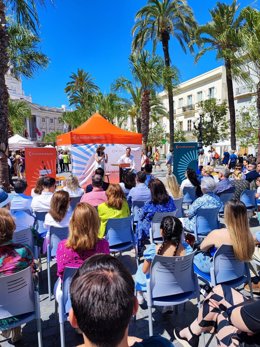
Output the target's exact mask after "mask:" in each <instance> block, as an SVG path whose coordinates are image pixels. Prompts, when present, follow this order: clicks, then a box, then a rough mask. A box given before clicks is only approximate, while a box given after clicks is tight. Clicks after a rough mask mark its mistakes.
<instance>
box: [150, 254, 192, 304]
mask: <svg viewBox="0 0 260 347" xmlns="http://www.w3.org/2000/svg"><path fill="white" fill-rule="evenodd" d="M193 257H194V253H191V254H188V255H185V256H182V257H178V256H176V257H164V256H160V255H156V256H155V257H154V260H153V262H152V265H151V270H150V288H151V295H152V300H155V301H156V299H157V300H159V299H160V298H164V297H167V296H168V297H169V296H173V295H179V294H184V293H188V292H197V278H196V275H195V274H194V270H193Z"/></svg>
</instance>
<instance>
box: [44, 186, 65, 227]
mask: <svg viewBox="0 0 260 347" xmlns="http://www.w3.org/2000/svg"><path fill="white" fill-rule="evenodd" d="M69 202H70V196H69V193H68V192H65V191H64V190H58V191H57V192H55V193H54V194H53V196H52V198H51V205H50V211H49V213H50V215H51V216H52V218H53V219H54V220H55V221H56V222H61V221H62V220H63V218H64V217H65V215H66V213H67V211H68V209H69Z"/></svg>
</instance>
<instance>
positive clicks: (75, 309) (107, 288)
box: [70, 254, 138, 347]
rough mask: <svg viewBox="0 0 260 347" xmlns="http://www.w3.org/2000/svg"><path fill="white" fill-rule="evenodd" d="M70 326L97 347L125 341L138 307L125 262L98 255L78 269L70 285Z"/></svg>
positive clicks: (115, 344)
mask: <svg viewBox="0 0 260 347" xmlns="http://www.w3.org/2000/svg"><path fill="white" fill-rule="evenodd" d="M70 294H71V303H72V309H71V311H70V323H71V325H72V326H73V327H75V328H76V327H78V328H80V330H81V331H82V332H83V334H84V339H86V340H88V341H89V342H90V343H91V344H93V345H95V346H97V347H115V346H117V345H119V343H120V342H121V341H122V340H123V338H124V336H125V333H126V329H127V327H128V324H129V321H130V319H131V316H132V315H133V314H135V313H136V311H137V307H138V304H137V303H136V299H135V296H134V281H133V278H132V276H131V274H130V273H129V272H128V271H127V270H126V268H125V267H124V266H123V265H122V263H121V262H120V261H119V260H118V259H116V258H115V257H112V256H110V255H104V254H97V255H94V256H92V257H91V258H89V259H88V260H87V261H85V263H84V264H83V265H82V266H81V268H80V269H78V270H77V272H76V274H75V276H74V277H73V279H72V282H71V286H70Z"/></svg>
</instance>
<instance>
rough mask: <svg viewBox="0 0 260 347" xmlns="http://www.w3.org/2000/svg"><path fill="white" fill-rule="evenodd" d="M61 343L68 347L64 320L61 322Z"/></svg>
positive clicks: (63, 346) (62, 346)
mask: <svg viewBox="0 0 260 347" xmlns="http://www.w3.org/2000/svg"><path fill="white" fill-rule="evenodd" d="M60 345H61V347H66V346H65V331H64V322H60Z"/></svg>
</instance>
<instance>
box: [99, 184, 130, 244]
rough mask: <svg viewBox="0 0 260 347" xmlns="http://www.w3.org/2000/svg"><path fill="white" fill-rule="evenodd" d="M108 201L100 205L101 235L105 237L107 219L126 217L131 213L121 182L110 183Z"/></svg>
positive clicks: (107, 193)
mask: <svg viewBox="0 0 260 347" xmlns="http://www.w3.org/2000/svg"><path fill="white" fill-rule="evenodd" d="M106 196H107V202H103V204H100V205H99V206H98V215H99V218H100V220H101V224H100V231H99V237H104V235H105V230H106V224H107V220H108V219H109V218H125V217H128V216H129V215H130V211H129V206H128V203H127V201H126V198H125V194H124V192H123V190H122V188H121V187H120V185H119V184H110V185H109V187H108V189H107V190H106Z"/></svg>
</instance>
